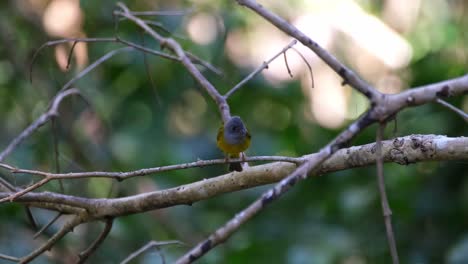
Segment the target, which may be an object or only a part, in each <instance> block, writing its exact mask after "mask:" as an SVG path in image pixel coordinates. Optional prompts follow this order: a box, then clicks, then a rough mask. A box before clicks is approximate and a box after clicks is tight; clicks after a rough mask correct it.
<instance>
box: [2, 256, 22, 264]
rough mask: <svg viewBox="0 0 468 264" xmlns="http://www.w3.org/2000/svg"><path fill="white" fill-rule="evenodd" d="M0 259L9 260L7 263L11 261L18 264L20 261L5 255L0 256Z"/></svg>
mask: <svg viewBox="0 0 468 264" xmlns="http://www.w3.org/2000/svg"><path fill="white" fill-rule="evenodd" d="M0 259H4V260H9V261H12V262H19V261H20V259H19V258H17V257H12V256H8V255H5V254H0Z"/></svg>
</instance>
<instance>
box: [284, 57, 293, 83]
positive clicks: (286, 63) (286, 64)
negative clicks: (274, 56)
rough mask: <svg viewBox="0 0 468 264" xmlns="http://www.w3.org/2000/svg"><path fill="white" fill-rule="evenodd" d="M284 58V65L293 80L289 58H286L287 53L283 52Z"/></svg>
mask: <svg viewBox="0 0 468 264" xmlns="http://www.w3.org/2000/svg"><path fill="white" fill-rule="evenodd" d="M283 58H284V65H285V66H286V70H288V74H289V77H291V78H293V77H294V75H293V74H292V71H291V68H289V63H288V56H286V51H285V52H283Z"/></svg>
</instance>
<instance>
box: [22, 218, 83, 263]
mask: <svg viewBox="0 0 468 264" xmlns="http://www.w3.org/2000/svg"><path fill="white" fill-rule="evenodd" d="M82 222H83V219H81V218H80V217H79V216H74V217H73V218H72V219H70V220H69V221H68V222H66V223H65V224H64V225H63V226H62V228H60V230H59V231H58V232H57V233H55V235H53V236H52V237H51V238H50V239H49V240H47V242H45V243H44V244H42V245H41V246H40V247H39V248H37V249H36V250H34V251H33V252H31V253H29V254H28V255H27V256H25V257H22V258H21V259H20V261H19V263H20V264H23V263H29V262H30V261H32V260H34V259H35V258H36V257H38V256H39V255H41V254H42V253H44V252H45V251H46V250H49V249H50V248H52V246H53V245H55V244H56V243H57V242H58V241H59V240H60V239H61V238H62V237H64V236H65V235H66V234H68V233H69V232H70V231H72V230H73V228H75V227H76V226H78V225H79V224H81V223H82Z"/></svg>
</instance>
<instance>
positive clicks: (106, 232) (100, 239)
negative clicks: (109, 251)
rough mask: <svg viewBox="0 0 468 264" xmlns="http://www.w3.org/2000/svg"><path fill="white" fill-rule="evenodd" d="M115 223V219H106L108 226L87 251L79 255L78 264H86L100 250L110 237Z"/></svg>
mask: <svg viewBox="0 0 468 264" xmlns="http://www.w3.org/2000/svg"><path fill="white" fill-rule="evenodd" d="M113 223H114V219H113V218H107V219H106V226H105V227H104V230H102V232H101V233H100V234H99V236H98V237H97V238H96V240H95V241H94V242H93V243H92V244H91V245H90V246H89V247H88V248H87V249H86V250H85V251H83V252H81V253H80V254H79V255H78V257H79V258H80V260H79V261H78V262H77V263H85V262H86V260H87V259H88V258H89V257H90V256H91V254H93V253H94V252H95V251H96V250H97V249H98V247H99V246H100V245H101V244H102V242H104V239H106V237H107V236H108V235H109V233H110V231H111V229H112V224H113Z"/></svg>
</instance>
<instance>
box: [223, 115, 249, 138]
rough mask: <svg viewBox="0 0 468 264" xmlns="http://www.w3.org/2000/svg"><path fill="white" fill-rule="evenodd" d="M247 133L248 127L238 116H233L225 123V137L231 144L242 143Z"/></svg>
mask: <svg viewBox="0 0 468 264" xmlns="http://www.w3.org/2000/svg"><path fill="white" fill-rule="evenodd" d="M246 135H247V128H246V127H245V125H244V122H242V119H241V118H240V117H238V116H233V117H232V118H231V119H229V121H227V122H226V124H225V125H224V138H225V139H226V141H227V143H229V144H233V145H235V144H241V143H242V142H243V141H244V140H245V137H246Z"/></svg>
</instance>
